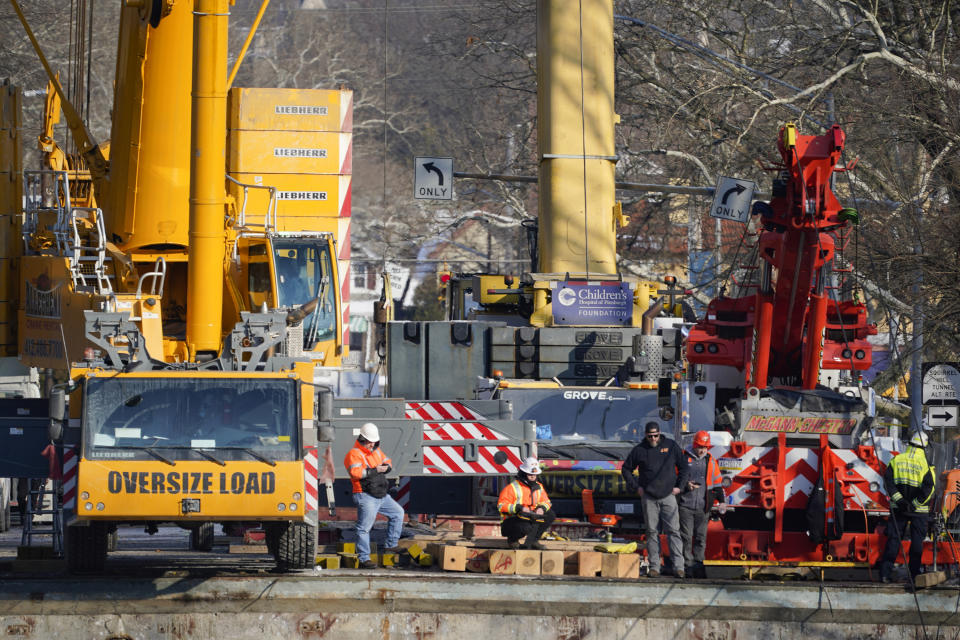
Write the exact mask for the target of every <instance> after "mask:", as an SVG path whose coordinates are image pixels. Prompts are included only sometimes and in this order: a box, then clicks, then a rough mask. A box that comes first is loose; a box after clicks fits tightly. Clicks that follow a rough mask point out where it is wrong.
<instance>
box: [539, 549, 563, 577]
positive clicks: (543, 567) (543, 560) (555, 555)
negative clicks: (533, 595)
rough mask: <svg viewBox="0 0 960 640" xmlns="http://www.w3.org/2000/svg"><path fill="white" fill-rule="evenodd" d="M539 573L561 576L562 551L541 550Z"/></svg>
mask: <svg viewBox="0 0 960 640" xmlns="http://www.w3.org/2000/svg"><path fill="white" fill-rule="evenodd" d="M540 573H541V574H542V575H545V576H562V575H563V551H541V552H540Z"/></svg>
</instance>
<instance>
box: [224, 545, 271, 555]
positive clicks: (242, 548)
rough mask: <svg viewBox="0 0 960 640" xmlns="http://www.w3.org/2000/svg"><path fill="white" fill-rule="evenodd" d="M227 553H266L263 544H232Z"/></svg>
mask: <svg viewBox="0 0 960 640" xmlns="http://www.w3.org/2000/svg"><path fill="white" fill-rule="evenodd" d="M229 553H267V545H265V544H232V545H230V547H229Z"/></svg>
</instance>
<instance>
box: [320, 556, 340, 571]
mask: <svg viewBox="0 0 960 640" xmlns="http://www.w3.org/2000/svg"><path fill="white" fill-rule="evenodd" d="M317 566H319V567H322V568H324V569H339V568H340V556H338V555H331V554H328V553H323V554H320V555H319V556H317Z"/></svg>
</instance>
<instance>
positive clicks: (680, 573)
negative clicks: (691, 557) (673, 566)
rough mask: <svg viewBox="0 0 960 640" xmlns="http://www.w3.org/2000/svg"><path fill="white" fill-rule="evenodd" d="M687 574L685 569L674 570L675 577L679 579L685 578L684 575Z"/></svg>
mask: <svg viewBox="0 0 960 640" xmlns="http://www.w3.org/2000/svg"><path fill="white" fill-rule="evenodd" d="M685 575H686V574H684V572H683V571H674V572H673V577H675V578H676V579H677V580H683V579H684V577H685Z"/></svg>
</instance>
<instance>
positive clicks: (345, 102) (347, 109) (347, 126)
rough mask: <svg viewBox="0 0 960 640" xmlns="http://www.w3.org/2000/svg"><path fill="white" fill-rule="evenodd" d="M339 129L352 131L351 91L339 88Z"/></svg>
mask: <svg viewBox="0 0 960 640" xmlns="http://www.w3.org/2000/svg"><path fill="white" fill-rule="evenodd" d="M340 131H353V91H351V90H350V89H341V90H340Z"/></svg>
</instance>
